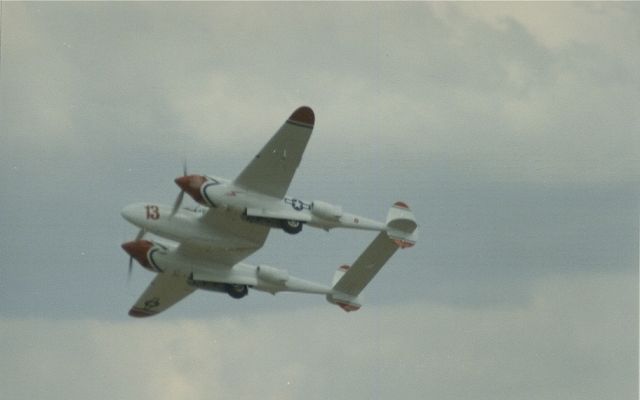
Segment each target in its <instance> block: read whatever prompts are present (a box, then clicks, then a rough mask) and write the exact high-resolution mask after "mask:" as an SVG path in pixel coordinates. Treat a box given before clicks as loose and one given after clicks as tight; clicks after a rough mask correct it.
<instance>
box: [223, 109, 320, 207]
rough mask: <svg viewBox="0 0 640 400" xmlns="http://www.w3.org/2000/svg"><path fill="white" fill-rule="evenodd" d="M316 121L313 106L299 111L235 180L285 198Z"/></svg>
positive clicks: (258, 190)
mask: <svg viewBox="0 0 640 400" xmlns="http://www.w3.org/2000/svg"><path fill="white" fill-rule="evenodd" d="M314 123H315V116H314V114H313V110H311V108H309V107H306V106H304V107H300V108H298V109H297V110H295V111H294V112H293V114H291V116H290V117H289V119H288V120H287V121H286V122H285V123H284V125H282V127H281V128H280V129H279V130H278V132H276V134H275V135H273V137H272V138H271V140H269V142H267V144H266V145H265V146H264V147H263V148H262V150H260V152H259V153H258V154H257V155H256V156H255V158H254V159H253V160H251V162H250V163H249V165H247V166H246V167H245V169H244V170H243V171H242V172H241V173H240V175H238V177H237V178H236V179H235V181H234V182H233V183H234V184H235V185H237V186H240V187H243V188H245V189H247V190H249V191H253V192H258V193H262V194H266V195H268V196H272V197H276V198H278V199H281V198H283V197H284V195H285V194H286V193H287V189H289V185H290V184H291V180H292V179H293V174H294V173H295V172H296V169H297V168H298V165H300V160H301V159H302V154H303V153H304V149H305V148H306V146H307V143H308V142H309V138H310V137H311V131H312V130H313V125H314Z"/></svg>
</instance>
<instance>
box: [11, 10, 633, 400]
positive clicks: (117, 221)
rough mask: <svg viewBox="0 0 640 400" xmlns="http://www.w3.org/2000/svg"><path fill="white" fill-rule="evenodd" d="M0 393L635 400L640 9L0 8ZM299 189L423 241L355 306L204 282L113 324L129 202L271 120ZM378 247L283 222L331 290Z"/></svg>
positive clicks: (225, 153)
mask: <svg viewBox="0 0 640 400" xmlns="http://www.w3.org/2000/svg"><path fill="white" fill-rule="evenodd" d="M1 22H2V24H1V30H2V32H1V33H2V36H1V51H0V53H1V65H0V95H1V108H0V177H1V182H2V186H3V188H4V189H3V192H2V195H1V196H0V210H1V211H0V213H1V214H0V215H1V217H2V218H1V221H2V228H1V229H0V235H1V236H0V255H2V263H1V264H0V387H1V388H2V389H1V390H2V393H3V395H2V397H3V398H5V397H6V398H12V399H20V398H31V399H45V398H46V399H85V398H95V399H113V398H117V399H127V398H138V399H177V398H189V399H204V398H212V397H215V398H219V399H255V398H266V399H299V398H309V399H329V398H331V399H388V398H393V397H403V398H408V399H424V398H437V399H444V400H447V399H460V398H477V399H602V398H615V399H637V398H638V253H639V251H638V242H639V236H638V225H639V217H638V210H639V202H638V184H639V183H640V135H639V134H638V131H639V128H640V113H639V112H638V110H640V72H639V71H640V50H639V49H640V5H638V4H637V3H615V4H600V3H562V4H549V3H544V4H512V3H506V4H475V3H474V4H451V3H439V4H431V3H412V4H397V3H393V4H390V3H384V4H371V3H358V4H355V3H339V4H325V3H320V4H318V3H313V4H309V3H286V4H285V3H274V4H256V3H220V4H219V3H184V4H174V3H99V4H94V3H53V4H52V3H14V2H9V3H7V2H4V3H3V4H2V17H1ZM303 104H304V105H309V106H311V107H312V108H313V109H314V110H315V113H316V127H315V130H314V133H313V136H312V138H311V141H310V144H309V147H308V148H307V151H306V153H305V157H304V159H303V163H302V164H301V167H300V168H299V169H298V172H297V174H296V178H295V180H294V183H293V185H292V187H291V193H292V194H294V195H296V196H298V197H301V198H304V199H308V200H313V199H319V200H325V201H329V202H332V203H336V204H341V205H342V206H343V207H344V208H345V209H347V210H349V211H353V212H356V213H359V214H362V215H365V216H368V217H372V218H378V219H384V216H385V215H386V212H387V209H388V207H389V206H390V205H391V204H393V202H394V201H396V200H403V201H406V202H407V203H408V204H410V205H411V206H412V208H413V209H414V211H415V214H416V216H417V218H418V220H419V223H420V242H419V243H418V244H417V245H416V247H414V248H412V249H410V250H405V251H401V252H398V253H397V254H396V256H394V258H392V259H391V261H390V262H389V264H388V265H387V266H386V267H385V269H383V270H382V272H381V273H380V275H378V277H377V278H376V280H374V281H373V282H372V284H371V285H370V286H369V287H368V288H367V290H366V291H365V292H364V295H365V297H366V303H365V305H364V307H363V308H362V309H361V310H360V311H358V312H356V313H350V314H346V313H344V312H343V311H342V310H340V309H339V308H337V307H335V306H332V305H329V304H328V303H326V301H325V300H324V299H323V298H322V297H314V296H306V297H305V296H302V295H296V294H280V295H278V296H270V295H266V294H263V293H250V295H249V296H248V297H246V298H245V299H242V300H241V301H236V300H233V299H231V298H229V297H228V296H224V295H218V294H213V293H207V292H198V293H195V294H194V295H192V296H190V297H189V298H187V299H185V300H184V301H183V302H181V303H180V304H178V305H176V306H175V307H173V308H172V309H170V310H168V311H167V312H165V313H163V314H161V315H159V316H157V317H155V318H153V319H147V320H133V319H131V318H129V317H128V316H127V311H128V310H129V308H130V306H131V305H132V304H133V302H134V301H135V300H136V299H137V297H138V296H139V294H140V293H141V292H142V291H143V290H144V288H145V287H146V285H147V284H148V283H149V281H150V280H151V279H152V274H151V273H149V272H147V271H144V270H142V269H141V268H136V269H135V270H134V273H133V277H132V279H131V281H130V282H127V273H126V270H127V259H128V258H127V256H126V254H124V253H123V252H122V250H121V249H120V247H119V246H120V244H121V243H122V242H124V241H127V240H130V239H131V238H132V237H133V236H134V235H135V233H136V229H135V228H134V227H132V226H130V225H127V223H126V222H125V221H124V220H123V219H122V218H121V217H120V210H121V208H122V207H123V206H125V205H126V204H129V203H132V202H137V201H145V200H150V201H158V202H164V203H167V204H170V203H171V202H172V201H173V200H174V199H175V196H176V195H177V193H178V188H177V187H176V186H175V184H174V183H173V179H174V178H175V177H177V176H178V175H179V174H180V169H181V160H182V159H183V157H186V159H187V160H188V163H189V168H190V170H191V171H192V172H196V173H197V172H200V173H209V174H214V175H218V176H226V177H229V178H233V177H235V175H236V174H237V173H238V172H239V171H240V169H241V168H242V167H243V166H244V165H245V164H246V163H247V162H248V161H249V160H250V159H251V157H252V156H253V155H254V154H255V152H256V151H257V150H258V149H259V148H260V147H261V146H262V145H263V144H264V142H266V141H267V140H268V139H269V137H270V136H271V135H272V134H273V133H274V132H275V130H276V129H277V128H278V127H279V126H280V125H281V124H282V122H283V121H284V120H285V119H286V118H287V117H288V115H289V114H290V113H291V112H292V111H293V110H294V109H295V108H296V107H298V106H300V105H303ZM372 239H373V236H372V235H371V234H367V233H363V232H355V233H354V232H347V231H335V232H331V233H330V234H327V233H324V232H321V231H316V230H313V229H305V230H304V231H303V232H302V234H300V235H297V236H295V237H292V236H289V235H286V234H285V233H283V232H279V231H274V232H272V233H271V235H270V237H269V240H268V241H267V244H266V246H265V248H264V249H262V250H261V251H260V252H258V253H256V254H255V255H253V256H252V257H251V259H250V260H249V262H253V263H258V262H263V263H266V264H269V265H275V266H280V267H283V268H286V269H288V270H289V271H290V272H291V273H292V274H295V275H298V276H300V277H304V278H308V279H313V280H317V281H320V282H329V281H330V279H331V276H332V275H333V271H334V270H335V268H336V267H337V266H339V265H341V264H344V263H349V262H352V261H353V260H355V258H356V257H357V255H358V254H359V253H360V252H361V251H362V249H364V247H365V246H366V245H367V244H368V243H369V242H370V241H371V240H372Z"/></svg>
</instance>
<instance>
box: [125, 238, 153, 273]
mask: <svg viewBox="0 0 640 400" xmlns="http://www.w3.org/2000/svg"><path fill="white" fill-rule="evenodd" d="M152 247H153V243H151V242H150V241H148V240H134V241H132V242H127V243H123V244H122V249H123V250H124V251H126V252H127V254H129V255H130V256H131V257H132V258H133V259H135V260H136V261H137V262H139V263H140V265H142V266H143V267H145V268H146V269H148V270H150V271H153V268H152V267H151V263H150V262H149V258H148V257H147V255H148V254H149V250H151V248H152Z"/></svg>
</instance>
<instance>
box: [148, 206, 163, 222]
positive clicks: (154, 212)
mask: <svg viewBox="0 0 640 400" xmlns="http://www.w3.org/2000/svg"><path fill="white" fill-rule="evenodd" d="M144 208H145V210H147V219H159V218H160V210H159V209H158V206H144Z"/></svg>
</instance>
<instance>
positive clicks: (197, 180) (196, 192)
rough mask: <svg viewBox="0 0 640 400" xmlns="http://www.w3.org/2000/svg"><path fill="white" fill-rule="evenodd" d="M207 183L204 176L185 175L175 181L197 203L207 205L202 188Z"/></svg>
mask: <svg viewBox="0 0 640 400" xmlns="http://www.w3.org/2000/svg"><path fill="white" fill-rule="evenodd" d="M206 181H207V178H206V177H204V176H202V175H185V176H181V177H179V178H176V179H175V182H176V185H178V187H179V188H180V189H182V191H183V192H185V193H187V194H188V195H189V196H191V198H192V199H193V200H195V201H196V202H198V203H200V204H202V205H206V203H205V201H204V198H202V193H200V187H201V186H202V185H203V184H204V183H205V182H206Z"/></svg>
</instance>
